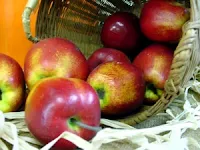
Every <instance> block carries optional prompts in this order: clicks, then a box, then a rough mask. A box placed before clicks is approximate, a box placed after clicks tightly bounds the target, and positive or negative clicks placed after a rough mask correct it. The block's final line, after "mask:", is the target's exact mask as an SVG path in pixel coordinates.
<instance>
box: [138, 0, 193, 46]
mask: <svg viewBox="0 0 200 150" xmlns="http://www.w3.org/2000/svg"><path fill="white" fill-rule="evenodd" d="M189 17H190V13H189V11H188V9H187V8H185V7H184V6H183V5H182V4H180V3H178V2H175V1H167V0H166V1H161V0H160V1H158V0H150V1H148V2H147V3H145V4H144V7H143V8H142V11H141V16H140V27H141V31H142V32H143V34H144V35H145V36H146V37H147V38H149V39H151V40H153V41H158V42H168V43H169V42H171V43H174V42H178V41H179V40H180V38H181V37H182V26H183V24H184V23H185V22H186V21H188V20H189Z"/></svg>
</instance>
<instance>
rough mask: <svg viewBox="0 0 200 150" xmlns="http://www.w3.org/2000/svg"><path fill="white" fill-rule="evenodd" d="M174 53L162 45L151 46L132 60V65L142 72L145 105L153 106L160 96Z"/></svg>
mask: <svg viewBox="0 0 200 150" xmlns="http://www.w3.org/2000/svg"><path fill="white" fill-rule="evenodd" d="M173 56H174V51H173V50H172V49H171V48H169V47H168V46H166V45H163V44H157V43H154V44H151V45H150V46H148V47H146V48H145V49H143V50H142V51H141V52H140V53H139V54H138V55H137V56H136V58H135V59H134V60H133V65H134V66H137V67H138V68H140V69H141V70H142V71H143V72H144V78H145V81H146V92H145V100H144V102H145V103H146V104H154V103H155V102H156V101H157V100H158V99H159V98H160V97H161V95H162V93H163V89H164V85H165V82H166V80H167V79H168V76H169V73H170V69H171V65H172V61H173Z"/></svg>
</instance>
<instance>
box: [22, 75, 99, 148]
mask: <svg viewBox="0 0 200 150" xmlns="http://www.w3.org/2000/svg"><path fill="white" fill-rule="evenodd" d="M100 115H101V111H100V103H99V98H98V95H97V93H96V91H95V90H94V89H93V88H92V87H91V86H90V85H89V84H88V83H87V82H86V81H84V80H81V79H76V78H68V79H66V78H59V77H49V78H45V79H41V80H40V81H38V82H37V83H36V85H35V86H34V87H33V88H32V90H31V91H30V93H29V95H28V97H27V101H26V105H25V121H26V124H27V127H28V129H29V130H30V132H31V133H32V134H33V135H34V136H35V137H36V139H38V140H39V141H40V142H41V143H43V144H47V143H49V142H50V141H52V140H53V139H55V138H56V137H58V136H59V135H60V134H61V133H63V132H64V131H69V132H71V133H74V134H76V135H78V136H80V137H82V138H83V139H85V140H90V139H92V138H93V137H94V136H95V135H96V132H97V131H98V130H99V129H100V127H99V125H100V117H101V116H100ZM53 148H54V149H58V150H66V149H67V150H72V149H75V148H76V146H75V145H74V144H73V143H71V142H69V141H67V140H65V139H60V140H59V141H58V142H56V144H55V145H54V147H53Z"/></svg>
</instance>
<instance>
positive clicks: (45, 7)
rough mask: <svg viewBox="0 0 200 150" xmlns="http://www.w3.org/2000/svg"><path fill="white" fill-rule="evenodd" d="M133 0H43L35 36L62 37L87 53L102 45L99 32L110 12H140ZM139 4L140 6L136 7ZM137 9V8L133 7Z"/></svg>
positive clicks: (42, 37) (41, 37) (86, 54)
mask: <svg viewBox="0 0 200 150" xmlns="http://www.w3.org/2000/svg"><path fill="white" fill-rule="evenodd" d="M135 6H136V3H134V2H132V0H126V1H124V0H120V1H116V0H109V1H102V0H48V1H46V0H42V1H41V3H40V7H39V11H38V17H37V23H36V36H37V37H39V38H40V39H44V38H48V37H63V38H67V39H69V40H71V41H73V42H74V43H75V44H76V45H77V46H78V47H79V48H80V50H81V51H82V52H83V53H84V55H85V56H86V57H88V56H89V55H90V54H91V53H92V52H93V51H94V50H96V49H97V48H100V47H102V44H101V41H100V32H101V27H102V25H103V22H104V20H105V19H106V18H107V16H109V15H111V14H112V13H114V12H117V11H128V12H135V13H137V12H139V11H138V9H134V8H136V7H135ZM137 8H139V7H137ZM134 10H137V11H134Z"/></svg>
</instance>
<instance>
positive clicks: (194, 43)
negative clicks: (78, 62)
mask: <svg viewBox="0 0 200 150" xmlns="http://www.w3.org/2000/svg"><path fill="white" fill-rule="evenodd" d="M179 2H181V3H183V4H185V5H186V6H187V7H190V8H191V9H190V10H191V17H190V20H189V21H188V22H187V23H186V24H185V25H184V26H183V36H182V39H181V40H180V42H179V44H178V46H177V47H176V50H175V52H174V59H173V63H172V66H171V71H170V75H169V78H168V80H167V81H166V84H165V88H164V93H163V95H162V96H161V98H160V99H159V101H157V103H156V104H154V105H153V106H151V107H148V108H147V109H146V107H145V108H144V109H143V110H142V111H140V112H139V113H137V114H132V115H130V116H126V118H120V119H119V121H122V122H124V123H126V124H129V125H134V124H137V123H140V122H142V121H144V120H146V119H147V118H149V117H151V116H153V115H155V114H157V113H159V112H161V111H163V110H164V109H165V108H166V107H167V106H168V105H169V103H170V102H172V101H173V100H174V98H175V97H177V96H178V95H179V93H180V92H181V91H183V90H184V85H185V84H186V83H187V82H188V81H189V80H190V79H191V77H192V75H193V72H194V70H195V67H196V66H198V65H199V62H200V59H199V58H200V45H199V44H200V43H199V41H200V34H199V27H200V15H199V14H200V1H199V0H191V2H189V1H187V0H186V1H184V0H182V1H179ZM142 3H144V1H142V2H141V3H140V4H137V3H136V4H134V3H133V2H132V1H128V0H126V1H124V0H71V1H70V0H48V1H47V0H41V1H40V2H38V1H37V0H29V1H28V3H27V6H26V8H25V10H24V14H23V23H24V29H25V33H26V35H27V38H28V39H29V40H31V41H32V42H37V41H38V40H40V39H44V38H48V37H63V38H68V39H70V40H72V41H73V42H74V43H75V44H77V45H78V46H79V47H80V49H81V51H82V52H83V53H84V55H85V56H86V57H88V56H90V54H91V53H92V52H93V51H94V50H95V49H97V48H100V47H102V45H101V42H100V39H99V38H100V36H99V35H100V31H101V27H102V23H103V21H104V20H105V18H106V17H107V16H108V15H110V14H112V13H114V12H116V11H119V10H120V11H129V12H133V13H135V14H136V15H139V12H140V8H141V6H142ZM37 4H39V7H38V11H37V13H38V14H37V15H38V16H37V22H36V33H35V34H36V37H33V36H32V35H31V32H30V28H29V23H30V22H29V21H30V20H29V18H30V14H31V12H32V11H33V10H36V5H37Z"/></svg>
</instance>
